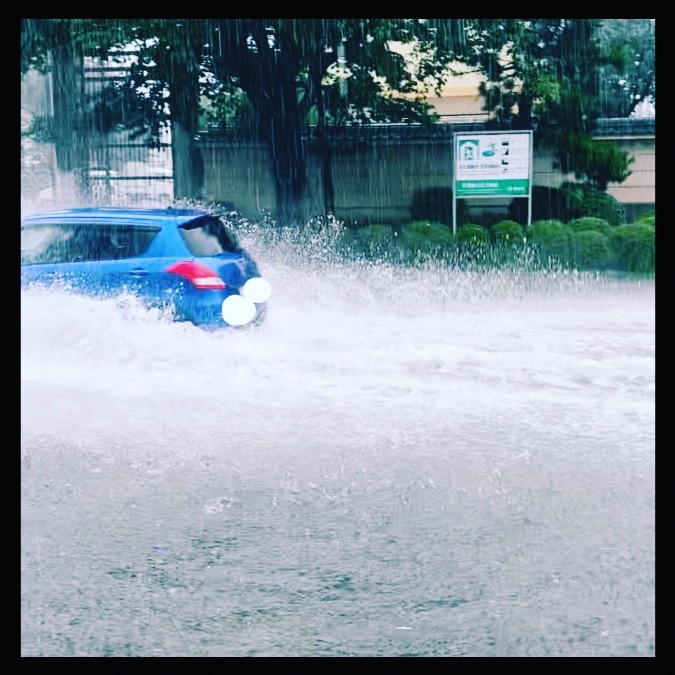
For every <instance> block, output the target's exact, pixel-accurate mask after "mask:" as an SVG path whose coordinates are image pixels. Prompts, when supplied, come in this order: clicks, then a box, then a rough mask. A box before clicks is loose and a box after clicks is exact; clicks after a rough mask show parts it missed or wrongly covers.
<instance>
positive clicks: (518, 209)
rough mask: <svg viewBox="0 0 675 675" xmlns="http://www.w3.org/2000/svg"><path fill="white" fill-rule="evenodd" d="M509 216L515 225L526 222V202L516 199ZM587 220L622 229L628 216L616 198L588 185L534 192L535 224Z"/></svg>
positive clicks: (570, 184) (541, 188)
mask: <svg viewBox="0 0 675 675" xmlns="http://www.w3.org/2000/svg"><path fill="white" fill-rule="evenodd" d="M509 215H510V216H511V218H512V219H513V220H515V221H516V222H520V223H524V222H526V221H527V202H526V200H524V199H514V200H513V201H512V203H511V205H510V207H509ZM585 216H593V217H596V218H601V219H603V220H606V221H607V222H608V223H609V224H610V225H621V224H622V223H624V222H625V218H626V212H625V209H624V208H623V207H622V206H621V204H620V203H619V202H618V201H617V200H616V198H615V197H612V195H609V194H607V193H606V192H603V191H602V190H598V189H597V188H596V187H593V186H592V185H589V184H588V183H574V182H565V183H563V184H562V185H561V186H560V188H554V187H545V186H542V185H535V186H534V187H533V188H532V215H531V218H532V222H535V221H537V220H560V221H562V222H565V223H566V222H569V221H571V220H575V219H577V218H581V217H585Z"/></svg>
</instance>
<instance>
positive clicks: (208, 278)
mask: <svg viewBox="0 0 675 675" xmlns="http://www.w3.org/2000/svg"><path fill="white" fill-rule="evenodd" d="M166 271H167V272H170V273H171V274H177V275H178V276H179V277H183V279H186V280H187V281H189V282H190V283H191V284H192V285H193V286H194V287H195V288H200V289H214V288H218V289H223V288H227V285H226V284H225V282H224V281H223V280H222V279H221V278H220V277H219V276H218V275H217V274H215V273H214V272H213V270H211V269H209V268H208V267H206V265H200V264H199V263H195V262H190V261H189V260H184V261H183V262H179V263H175V264H174V265H171V267H168V268H167V270H166Z"/></svg>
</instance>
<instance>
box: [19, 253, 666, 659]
mask: <svg viewBox="0 0 675 675" xmlns="http://www.w3.org/2000/svg"><path fill="white" fill-rule="evenodd" d="M251 245H252V246H253V247H254V249H255V246H256V242H255V241H252V242H251ZM254 252H255V255H256V257H257V258H258V259H259V262H260V264H261V267H262V268H263V271H264V272H265V274H266V276H267V278H268V279H269V280H270V281H271V283H272V286H273V289H274V290H273V297H272V299H271V307H270V313H269V315H268V320H267V322H266V323H265V324H264V325H263V326H262V327H261V328H260V329H259V330H257V331H254V332H248V331H241V332H236V333H208V332H205V331H202V330H200V329H197V328H195V327H194V326H191V325H186V324H171V323H168V322H167V321H165V320H164V318H163V317H161V316H157V315H155V314H153V313H151V312H147V311H145V310H143V309H141V308H140V307H138V306H136V305H135V304H134V302H133V301H132V300H130V299H128V298H127V299H125V298H119V299H116V300H100V299H99V300H97V299H85V298H78V297H74V296H70V295H68V294H65V293H59V292H57V291H45V290H39V289H34V290H31V291H25V292H23V293H22V296H21V320H22V324H21V403H22V408H21V436H22V437H21V460H22V464H21V504H22V519H21V654H22V655H23V656H223V657H225V656H263V657H264V656H286V657H289V656H290V657H293V656H654V655H655V615H654V611H655V610H654V606H655V600H654V595H655V561H654V557H655V515H654V510H655V506H654V501H655V480H654V468H655V459H654V452H655V429H654V425H655V328H654V324H655V303H654V292H655V283H654V281H627V280H612V279H608V278H603V277H593V276H587V277H584V276H580V275H575V274H562V273H559V274H555V273H547V274H544V273H522V274H521V273H518V272H508V273H507V272H496V271H492V272H489V271H484V272H470V271H466V270H464V271H460V270H458V269H452V268H449V269H445V268H433V267H427V268H424V269H404V268H401V267H397V266H392V265H383V264H380V265H378V264H366V263H358V262H355V261H354V262H338V261H330V259H326V257H325V256H324V257H322V256H318V257H316V259H313V258H312V257H311V256H310V257H306V256H303V255H300V254H297V252H296V253H293V254H291V253H289V252H288V251H285V250H284V248H283V247H277V248H274V247H270V248H267V247H264V246H261V245H259V246H258V248H257V250H254Z"/></svg>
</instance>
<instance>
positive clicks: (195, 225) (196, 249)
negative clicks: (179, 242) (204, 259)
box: [180, 216, 241, 257]
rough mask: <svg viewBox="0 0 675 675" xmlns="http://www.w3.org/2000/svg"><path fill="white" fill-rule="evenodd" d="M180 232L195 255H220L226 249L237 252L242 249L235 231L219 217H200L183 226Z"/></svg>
mask: <svg viewBox="0 0 675 675" xmlns="http://www.w3.org/2000/svg"><path fill="white" fill-rule="evenodd" d="M180 232H181V235H182V237H183V241H184V242H185V245H186V246H187V247H188V250H189V251H190V253H191V254H192V255H193V256H195V257H200V256H211V255H219V254H220V253H224V252H225V251H229V252H231V253H237V252H239V251H240V250H241V248H240V246H239V242H238V241H237V238H236V237H235V235H234V233H232V232H230V230H228V229H227V228H226V227H225V224H224V223H223V222H222V221H221V220H220V219H219V218H215V217H211V216H208V217H204V218H199V219H198V220H195V221H192V222H190V223H187V224H186V225H184V226H183V227H181V228H180Z"/></svg>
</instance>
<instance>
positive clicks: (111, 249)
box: [21, 223, 159, 263]
mask: <svg viewBox="0 0 675 675" xmlns="http://www.w3.org/2000/svg"><path fill="white" fill-rule="evenodd" d="M157 232H159V230H158V229H157V228H150V227H141V228H138V227H120V226H112V225H100V224H73V223H63V224H56V225H55V224H49V225H40V224H30V225H25V226H22V228H21V262H22V263H65V262H86V261H95V260H119V259H123V258H134V257H137V256H139V255H141V254H142V253H144V252H145V251H146V250H147V248H148V246H149V245H150V242H151V241H152V240H153V239H154V237H155V236H156V235H157Z"/></svg>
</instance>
